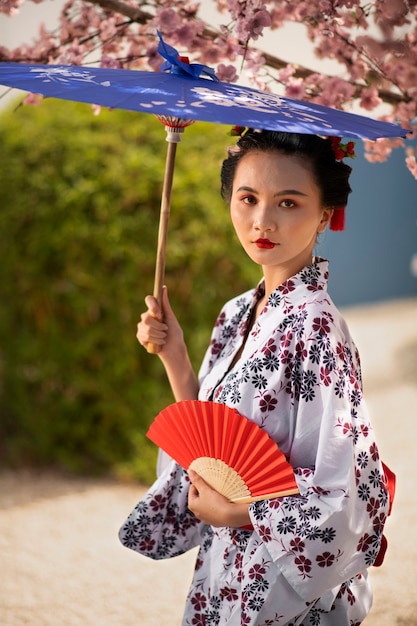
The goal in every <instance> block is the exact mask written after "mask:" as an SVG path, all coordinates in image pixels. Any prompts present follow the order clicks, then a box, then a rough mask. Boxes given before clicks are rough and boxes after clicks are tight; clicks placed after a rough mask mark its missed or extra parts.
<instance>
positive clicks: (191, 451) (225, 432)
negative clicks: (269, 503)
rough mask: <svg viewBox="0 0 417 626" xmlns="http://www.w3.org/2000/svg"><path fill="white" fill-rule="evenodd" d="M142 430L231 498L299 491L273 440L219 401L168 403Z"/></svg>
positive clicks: (249, 498)
mask: <svg viewBox="0 0 417 626" xmlns="http://www.w3.org/2000/svg"><path fill="white" fill-rule="evenodd" d="M147 436H148V437H149V439H151V441H153V442H154V443H155V444H156V445H157V446H158V447H159V448H162V450H164V452H166V453H167V454H169V456H170V457H172V458H173V459H175V461H177V463H179V464H180V465H181V466H182V467H184V468H185V469H192V470H194V471H195V472H197V474H199V475H200V476H201V477H202V478H204V480H205V481H206V482H207V483H208V484H209V485H210V486H211V487H212V488H213V489H215V490H216V491H218V492H219V493H221V494H222V495H224V496H225V497H226V498H228V499H229V500H231V501H232V502H254V501H255V500H266V499H269V498H277V497H279V496H288V495H293V494H297V493H299V490H298V487H297V483H296V481H295V478H294V472H293V470H292V467H291V465H290V464H289V463H288V462H287V460H286V458H285V456H284V454H283V453H282V452H281V450H280V449H279V448H278V446H277V444H276V443H275V441H273V439H271V438H270V437H269V435H268V434H267V433H266V432H265V431H264V430H262V429H261V428H259V426H258V425H257V424H255V423H254V422H251V421H250V420H248V419H247V418H246V417H244V416H243V415H241V414H240V413H239V412H238V411H236V409H231V408H229V407H227V406H225V405H224V404H218V403H216V402H202V401H200V400H186V401H183V402H176V403H175V404H171V405H169V406H168V407H167V408H166V409H164V410H163V411H161V412H160V413H159V415H157V417H156V418H155V420H154V422H153V423H152V424H151V426H150V428H149V430H148V432H147Z"/></svg>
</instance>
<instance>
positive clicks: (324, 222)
mask: <svg viewBox="0 0 417 626" xmlns="http://www.w3.org/2000/svg"><path fill="white" fill-rule="evenodd" d="M333 213H334V209H331V208H327V209H323V213H322V216H321V220H320V224H319V225H318V228H317V232H318V233H322V232H324V231H325V230H326V227H327V226H328V224H329V222H330V220H331V219H332V215H333Z"/></svg>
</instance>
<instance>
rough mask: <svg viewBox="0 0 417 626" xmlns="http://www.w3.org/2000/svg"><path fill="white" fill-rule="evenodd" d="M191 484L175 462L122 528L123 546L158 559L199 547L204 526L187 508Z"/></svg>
mask: <svg viewBox="0 0 417 626" xmlns="http://www.w3.org/2000/svg"><path fill="white" fill-rule="evenodd" d="M189 484H190V482H189V479H188V476H187V474H186V472H185V471H184V469H183V468H182V467H180V466H179V465H177V464H176V463H175V462H174V461H172V462H171V463H170V464H169V465H168V466H167V467H166V468H165V470H164V471H163V473H162V474H161V475H160V476H159V478H158V479H157V480H156V482H155V483H154V484H153V485H152V487H151V488H150V489H149V491H148V492H147V493H146V494H145V496H144V497H143V498H142V499H141V500H140V502H139V503H138V504H137V505H136V506H135V508H134V509H133V511H132V512H131V513H130V515H129V517H128V518H127V520H126V521H125V523H124V524H123V526H122V527H121V529H120V531H119V539H120V541H121V543H122V544H123V545H124V546H125V547H126V548H130V549H131V550H134V551H135V552H139V553H140V554H142V555H144V556H147V557H149V558H151V559H155V560H159V559H168V558H171V557H174V556H178V555H179V554H183V553H184V552H187V551H188V550H191V549H192V548H194V547H195V546H197V545H199V544H200V541H201V536H202V532H203V530H204V528H205V525H204V524H203V523H202V522H200V521H199V520H198V519H197V518H196V517H195V516H194V514H193V513H191V511H190V510H189V509H188V506H187V498H188V488H189Z"/></svg>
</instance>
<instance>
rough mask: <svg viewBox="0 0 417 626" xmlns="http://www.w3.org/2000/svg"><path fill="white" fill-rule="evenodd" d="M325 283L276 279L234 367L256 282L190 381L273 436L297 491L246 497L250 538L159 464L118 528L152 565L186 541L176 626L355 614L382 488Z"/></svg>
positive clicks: (362, 610) (221, 322) (355, 372)
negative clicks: (189, 571) (199, 509)
mask: <svg viewBox="0 0 417 626" xmlns="http://www.w3.org/2000/svg"><path fill="white" fill-rule="evenodd" d="M327 277H328V270H327V262H326V261H324V260H322V259H317V260H316V261H315V262H314V263H313V264H312V265H311V266H308V267H306V268H304V269H303V270H302V271H301V272H300V273H299V274H297V275H296V276H293V277H292V278H290V279H289V280H287V281H285V282H284V283H283V284H282V285H280V286H279V287H278V288H277V289H276V290H275V291H274V292H273V293H272V294H271V296H270V297H269V299H268V302H267V304H266V306H265V308H264V309H263V311H262V312H261V314H260V315H259V317H258V319H257V320H256V322H255V324H254V325H253V327H252V329H251V331H250V332H249V334H248V336H247V339H246V342H245V344H244V347H243V351H242V353H241V355H240V358H239V359H238V360H237V362H236V363H235V364H234V365H233V358H234V356H235V354H236V353H237V352H238V351H239V349H240V348H241V347H242V342H243V339H244V337H245V336H246V334H247V333H246V329H247V325H248V323H249V319H250V315H251V311H252V309H253V307H254V306H255V304H256V302H257V300H258V299H259V297H260V295H262V293H263V292H262V290H263V283H260V285H258V287H257V288H256V289H255V290H251V291H249V292H247V293H245V294H243V295H241V296H239V297H238V298H235V299H233V300H231V301H230V302H229V303H227V304H226V305H225V306H224V308H223V310H222V311H221V313H220V315H219V317H218V319H217V322H216V325H215V328H214V330H213V334H212V338H211V342H210V346H209V348H208V350H207V353H206V355H205V358H204V361H203V364H202V367H201V370H200V375H199V380H200V393H199V398H200V399H201V400H213V401H215V402H220V403H224V404H226V405H228V406H230V407H233V408H236V409H237V410H238V411H240V412H241V413H242V414H243V415H245V416H246V417H247V418H248V419H250V420H253V421H254V422H256V423H257V424H258V425H259V426H260V427H261V428H263V429H265V431H266V432H267V433H268V434H269V435H270V436H271V437H272V438H273V439H274V440H275V441H276V443H277V444H278V446H279V447H280V449H281V450H282V451H283V452H284V454H285V455H286V457H287V459H288V461H289V462H290V463H291V465H292V467H293V468H294V472H295V476H296V480H297V483H298V486H299V490H300V495H297V496H287V497H282V498H273V499H270V500H263V501H260V502H255V503H252V504H251V505H250V508H249V512H250V517H251V521H252V525H253V530H248V529H235V528H213V527H210V526H207V525H204V524H203V523H201V522H199V521H198V520H197V519H196V518H195V517H194V516H193V514H192V513H191V512H190V511H189V510H188V508H187V493H188V486H189V481H188V477H187V474H186V472H185V471H184V470H183V469H182V468H180V467H179V466H178V465H177V464H175V462H172V463H171V464H170V465H169V466H168V467H167V468H166V469H165V471H164V472H163V474H162V475H161V476H160V477H159V478H158V480H157V481H156V483H155V484H154V485H153V486H152V487H151V489H150V490H149V492H148V493H147V494H146V496H145V497H144V498H143V500H142V501H141V502H139V504H138V505H137V507H136V508H135V510H134V511H133V512H132V513H131V515H130V516H129V518H128V520H127V521H126V523H125V524H124V525H123V527H122V529H121V531H120V538H121V541H122V543H123V544H124V545H126V546H127V547H129V548H132V549H133V550H137V551H138V552H140V553H141V554H144V555H146V556H149V557H150V558H154V559H159V558H169V557H173V556H175V555H177V554H180V553H182V552H184V551H186V550H189V549H190V548H192V547H194V546H197V545H199V546H200V550H199V554H198V558H197V562H196V569H195V573H194V578H193V582H192V585H191V588H190V591H189V594H188V598H187V602H186V607H185V613H184V618H183V622H182V623H183V626H226V624H227V626H267V625H268V626H269V625H272V624H276V625H281V626H284V625H285V626H295V625H298V626H300V625H302V626H308V625H312V626H344V625H346V626H357V625H359V624H360V623H361V622H362V621H363V619H364V618H365V616H366V614H367V613H368V612H369V609H370V606H371V601H372V594H371V589H370V586H369V582H368V577H367V568H368V567H369V566H371V565H372V564H373V563H374V561H375V559H376V557H377V555H378V551H379V548H380V544H381V539H382V531H383V527H384V523H385V519H386V515H387V511H388V507H389V501H388V491H387V487H386V483H385V477H384V473H383V469H382V465H381V461H380V458H379V453H378V448H377V444H376V442H375V438H374V433H373V429H372V426H371V424H370V421H369V417H368V413H367V410H366V406H365V403H364V400H363V395H362V384H361V370H360V363H359V357H358V353H357V350H356V347H355V345H354V343H353V341H352V339H351V337H350V334H349V331H348V329H347V326H346V324H345V322H344V320H343V319H342V317H341V315H340V313H339V311H338V310H337V309H336V307H335V306H334V304H333V303H332V301H331V299H330V297H329V295H328V294H327Z"/></svg>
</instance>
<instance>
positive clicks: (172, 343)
mask: <svg viewBox="0 0 417 626" xmlns="http://www.w3.org/2000/svg"><path fill="white" fill-rule="evenodd" d="M145 304H146V306H147V307H148V309H147V311H145V313H142V315H141V321H140V322H139V323H138V326H137V333H136V337H137V340H138V341H139V343H140V344H141V345H142V346H144V348H146V350H148V352H151V353H152V354H157V355H158V356H159V358H160V359H161V361H162V362H163V364H164V366H165V369H166V372H167V375H168V379H169V382H170V384H171V387H172V391H173V393H174V396H175V399H176V401H177V402H178V401H180V400H194V399H196V398H197V395H198V382H197V378H196V376H195V374H194V372H193V369H192V365H191V362H190V359H189V356H188V351H187V346H186V345H185V341H184V333H183V332H182V328H181V326H180V324H179V322H178V320H177V318H176V316H175V314H174V312H173V310H172V308H171V305H170V303H169V299H168V291H167V288H166V287H164V288H163V291H162V307H160V306H159V304H158V301H157V300H156V298H155V297H154V296H146V298H145ZM149 346H152V347H151V349H149Z"/></svg>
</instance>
